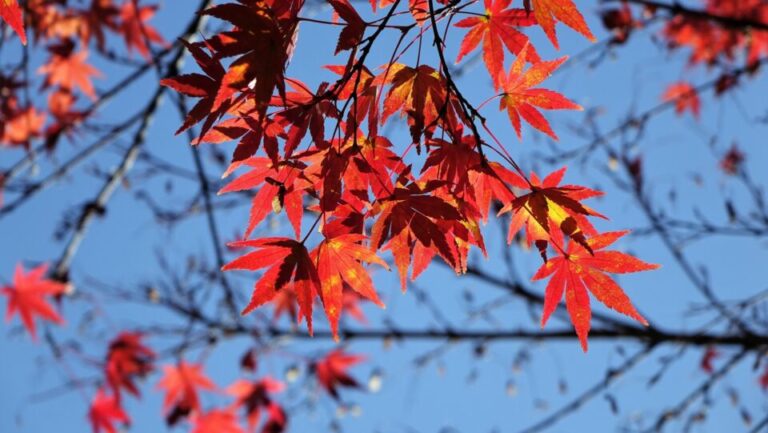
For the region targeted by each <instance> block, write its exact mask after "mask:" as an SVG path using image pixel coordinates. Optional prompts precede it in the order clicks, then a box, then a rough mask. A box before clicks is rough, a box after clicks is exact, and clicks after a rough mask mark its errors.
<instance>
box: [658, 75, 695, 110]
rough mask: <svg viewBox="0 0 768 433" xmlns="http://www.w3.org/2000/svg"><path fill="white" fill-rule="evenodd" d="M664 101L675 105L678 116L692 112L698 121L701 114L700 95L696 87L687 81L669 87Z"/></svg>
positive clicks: (663, 97)
mask: <svg viewBox="0 0 768 433" xmlns="http://www.w3.org/2000/svg"><path fill="white" fill-rule="evenodd" d="M662 99H663V100H664V101H666V102H672V103H674V104H675V112H676V113H677V114H683V113H685V112H686V111H690V112H691V114H693V117H695V118H696V119H698V118H699V115H700V114H701V100H700V99H699V93H698V92H697V91H696V88H695V87H693V86H691V84H690V83H687V82H685V81H680V82H677V83H674V84H671V85H670V86H669V87H667V90H666V91H665V92H664V95H663V96H662Z"/></svg>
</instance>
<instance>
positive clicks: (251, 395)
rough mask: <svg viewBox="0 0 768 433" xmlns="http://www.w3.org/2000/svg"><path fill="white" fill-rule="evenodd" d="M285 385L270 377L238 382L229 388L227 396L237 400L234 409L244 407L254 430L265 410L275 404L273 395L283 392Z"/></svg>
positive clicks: (249, 424) (249, 425)
mask: <svg viewBox="0 0 768 433" xmlns="http://www.w3.org/2000/svg"><path fill="white" fill-rule="evenodd" d="M284 389H285V384H283V383H282V382H280V381H279V380H276V379H273V378H271V377H269V376H267V377H264V378H262V379H259V380H257V381H251V380H238V381H236V382H235V383H233V384H232V385H230V386H229V387H227V394H229V395H232V396H233V397H234V398H235V403H234V404H233V407H234V408H239V407H242V408H243V409H244V410H245V414H246V417H247V419H248V427H249V428H250V429H251V430H253V429H254V428H255V427H256V425H257V424H258V423H259V420H260V419H261V415H262V412H263V410H264V409H267V410H269V407H270V406H271V405H272V404H273V402H272V397H271V394H274V393H279V392H282V391H283V390H284Z"/></svg>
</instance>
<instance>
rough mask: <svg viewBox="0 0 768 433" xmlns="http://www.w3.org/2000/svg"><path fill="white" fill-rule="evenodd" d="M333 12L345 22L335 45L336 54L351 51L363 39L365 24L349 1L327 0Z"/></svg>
mask: <svg viewBox="0 0 768 433" xmlns="http://www.w3.org/2000/svg"><path fill="white" fill-rule="evenodd" d="M328 3H330V4H331V7H332V8H333V10H334V11H335V12H336V13H337V14H338V15H339V17H341V19H343V20H344V21H346V22H347V25H346V26H344V28H343V29H342V30H341V34H340V35H339V42H338V43H336V52H335V53H334V54H339V52H341V51H344V50H351V49H352V48H354V47H356V46H357V45H358V44H359V43H360V41H361V40H362V39H363V33H365V27H366V23H365V21H364V20H363V19H362V18H361V17H360V14H358V13H357V11H356V10H355V8H354V6H352V4H350V3H349V0H328Z"/></svg>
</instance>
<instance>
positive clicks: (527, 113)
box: [499, 45, 582, 140]
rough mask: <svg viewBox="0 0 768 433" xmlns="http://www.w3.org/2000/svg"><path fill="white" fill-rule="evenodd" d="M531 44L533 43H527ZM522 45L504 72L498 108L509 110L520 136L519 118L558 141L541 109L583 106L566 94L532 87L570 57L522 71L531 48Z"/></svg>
mask: <svg viewBox="0 0 768 433" xmlns="http://www.w3.org/2000/svg"><path fill="white" fill-rule="evenodd" d="M528 46H530V45H528ZM528 46H526V48H523V50H522V51H521V52H520V55H519V56H517V59H515V62H514V63H513V64H512V67H511V68H510V70H509V74H508V75H504V73H503V72H501V77H500V79H499V80H500V82H501V87H502V90H503V93H502V95H501V100H500V103H499V109H501V110H504V109H506V110H507V113H508V114H509V120H510V121H511V122H512V126H513V127H514V128H515V132H516V133H517V137H518V138H521V137H522V135H521V131H520V117H521V116H522V118H523V119H525V121H526V122H528V123H529V124H530V125H531V126H533V127H534V128H536V129H538V130H539V131H541V132H543V133H545V134H547V135H549V136H550V137H552V138H553V139H555V140H557V135H556V134H555V132H554V131H552V127H551V126H549V122H548V121H547V119H546V118H544V116H542V115H541V113H540V112H539V110H538V109H544V110H582V108H581V106H580V105H578V104H576V103H574V102H572V101H571V100H569V99H568V98H566V97H564V96H563V95H561V94H559V93H557V92H553V91H551V90H547V89H539V88H533V87H535V86H537V85H539V84H540V83H541V82H542V81H544V80H546V79H547V78H548V77H549V76H550V75H552V73H553V72H554V71H555V70H557V68H559V67H560V65H562V64H563V62H565V61H566V60H567V59H568V57H561V58H560V59H557V60H553V61H546V62H538V63H534V64H533V66H531V67H530V68H528V70H526V71H525V72H523V68H524V67H525V62H526V59H527V58H528V54H527V53H528V50H529V48H527V47H528Z"/></svg>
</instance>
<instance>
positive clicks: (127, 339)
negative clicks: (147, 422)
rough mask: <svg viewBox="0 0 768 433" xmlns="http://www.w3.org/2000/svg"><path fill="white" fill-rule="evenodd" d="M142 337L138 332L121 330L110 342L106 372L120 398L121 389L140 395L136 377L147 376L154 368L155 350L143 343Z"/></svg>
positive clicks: (108, 381) (115, 393)
mask: <svg viewBox="0 0 768 433" xmlns="http://www.w3.org/2000/svg"><path fill="white" fill-rule="evenodd" d="M142 338H143V335H142V334H141V333H138V332H121V333H120V334H119V335H118V336H117V337H116V338H115V339H114V340H112V342H110V343H109V351H108V352H107V361H106V364H105V366H104V372H105V375H106V378H107V383H109V386H110V387H111V388H112V392H113V393H114V395H115V397H116V398H117V399H118V400H119V399H120V390H121V389H125V390H126V391H128V392H129V393H131V394H133V395H135V396H137V397H138V396H139V395H140V394H139V390H138V388H136V384H135V383H134V379H136V378H142V377H145V376H146V375H147V374H149V373H150V372H152V370H154V366H153V365H152V362H153V361H154V359H155V352H153V351H152V349H150V348H148V347H147V346H145V345H144V344H143V343H142V341H141V339H142Z"/></svg>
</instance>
